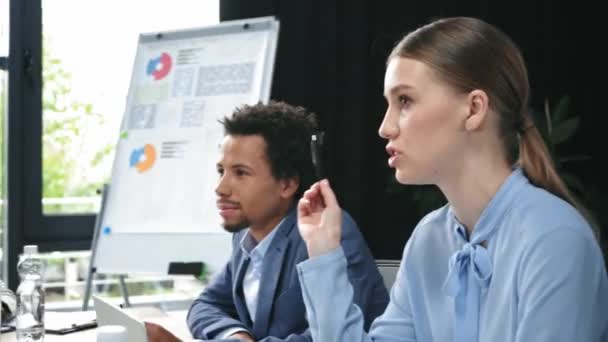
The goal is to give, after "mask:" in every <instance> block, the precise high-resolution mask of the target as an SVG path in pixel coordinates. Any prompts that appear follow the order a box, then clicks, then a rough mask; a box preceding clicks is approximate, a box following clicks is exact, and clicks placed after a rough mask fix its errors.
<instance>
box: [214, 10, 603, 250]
mask: <svg viewBox="0 0 608 342" xmlns="http://www.w3.org/2000/svg"><path fill="white" fill-rule="evenodd" d="M599 13H601V12H599V10H597V9H596V8H593V7H592V6H591V2H589V4H587V3H586V2H585V1H578V2H576V3H569V4H564V3H562V4H560V3H555V2H553V1H538V2H534V1H529V2H523V1H522V2H519V3H518V2H513V1H502V2H496V1H494V2H488V1H447V0H446V1H431V0H425V1H420V0H416V1H386V0H385V1H362V0H351V1H331V0H273V1H271V0H259V1H242V0H222V1H221V6H220V16H221V19H222V20H232V19H242V18H250V17H257V16H266V15H275V16H277V17H278V18H279V20H280V21H281V29H280V38H279V46H278V52H277V59H276V64H275V75H274V80H273V90H272V97H273V98H274V99H277V100H285V101H288V102H290V103H292V104H296V105H303V106H305V107H307V108H309V109H310V110H312V111H314V112H316V113H317V114H318V116H319V119H320V123H321V126H322V128H323V129H324V130H325V131H326V132H327V139H328V140H327V146H326V149H327V150H326V159H327V162H326V164H327V165H328V168H329V175H330V181H331V182H332V185H333V187H334V188H335V190H336V192H337V194H338V196H339V200H340V203H341V205H342V206H343V207H344V208H345V209H346V210H348V211H349V212H350V213H351V214H352V215H353V216H354V217H355V219H356V220H357V222H358V223H359V225H360V226H361V229H362V231H363V233H364V235H365V237H366V239H367V241H368V243H369V244H370V247H371V249H372V251H373V253H374V255H375V257H376V258H382V259H397V258H400V255H401V252H402V249H403V246H404V245H405V242H406V240H407V238H408V237H409V235H410V233H411V231H412V229H413V227H414V226H415V224H416V223H417V222H418V220H419V219H420V218H421V217H422V216H423V215H424V214H425V213H426V212H428V211H430V210H431V209H432V208H435V207H437V206H438V205H440V204H441V203H442V201H443V199H442V198H441V197H440V195H439V196H438V195H437V193H436V191H434V189H432V188H430V189H426V188H420V187H404V186H399V185H397V184H395V182H394V180H393V177H392V173H391V170H389V169H388V167H387V166H386V154H385V152H384V145H385V142H384V141H383V140H382V139H380V138H379V137H378V135H377V129H378V126H379V124H380V121H381V119H382V115H383V113H384V110H385V107H386V105H385V101H384V99H383V97H382V84H383V77H384V75H383V74H384V66H385V60H386V57H387V55H388V53H389V51H390V49H391V48H392V46H393V45H394V43H395V42H396V41H398V40H399V39H400V38H401V37H402V35H403V34H404V33H407V32H408V31H410V30H412V29H414V28H416V27H418V26H420V25H422V24H424V23H427V22H428V21H429V20H431V19H432V18H436V17H442V16H454V15H467V16H476V17H479V18H481V19H484V20H486V21H488V22H490V23H492V24H495V25H497V26H498V27H500V28H501V29H502V30H504V31H505V32H506V33H507V34H508V35H510V36H511V37H512V38H513V39H514V41H515V42H516V43H517V44H518V45H519V46H520V48H521V49H522V52H523V54H524V57H525V59H526V62H527V64H528V68H529V74H530V75H529V76H530V82H531V86H532V99H531V102H532V103H531V105H532V107H533V108H535V109H538V110H539V111H540V110H541V109H542V108H543V103H544V101H545V99H547V100H549V104H550V105H551V106H553V104H554V103H556V102H557V101H558V100H559V98H560V97H561V96H563V95H569V96H570V99H571V102H570V103H571V106H570V108H571V112H572V113H573V114H576V115H579V116H580V120H581V121H580V122H581V124H580V127H579V130H578V132H577V133H576V134H575V135H574V136H573V138H572V139H571V140H569V141H567V142H566V143H564V144H562V145H559V146H557V150H556V151H557V152H558V155H559V156H571V155H582V154H584V155H586V156H587V157H590V159H587V160H584V161H579V162H571V163H566V164H563V166H562V169H563V170H564V171H567V172H568V173H570V174H572V175H573V176H575V177H576V178H577V179H578V180H579V181H581V182H582V183H583V186H584V190H583V191H582V192H580V196H581V197H582V198H583V201H584V202H585V203H586V204H587V205H588V206H589V208H590V209H591V210H592V212H593V213H594V214H595V215H596V216H597V218H598V219H599V221H600V223H601V226H602V227H606V223H608V215H607V212H606V211H607V210H606V209H608V196H607V195H606V194H608V181H607V180H606V178H605V177H603V176H604V175H606V174H608V172H607V171H608V167H607V166H605V164H603V163H601V162H602V161H603V159H604V157H605V155H606V153H605V152H604V147H603V146H602V145H604V144H603V141H602V139H601V138H602V137H603V135H604V132H603V131H604V129H605V128H604V127H605V126H604V125H603V124H602V123H603V122H604V116H605V110H604V107H603V106H602V105H603V101H602V100H603V97H604V88H605V87H604V86H603V82H600V81H603V80H601V79H600V77H602V76H603V75H604V73H605V70H606V67H605V61H606V60H607V59H606V56H605V53H600V47H601V45H600V44H602V43H603V42H606V38H605V36H604V35H603V34H602V33H601V32H600V26H601V25H600V24H601V22H600V21H599ZM602 50H603V48H602ZM604 232H605V233H604V238H605V235H608V230H606V229H605V228H604Z"/></svg>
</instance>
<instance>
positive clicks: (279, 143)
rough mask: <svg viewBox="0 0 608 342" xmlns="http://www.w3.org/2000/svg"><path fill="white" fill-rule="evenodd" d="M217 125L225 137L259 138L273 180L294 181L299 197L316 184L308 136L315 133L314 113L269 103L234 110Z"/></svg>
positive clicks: (272, 102) (284, 104)
mask: <svg viewBox="0 0 608 342" xmlns="http://www.w3.org/2000/svg"><path fill="white" fill-rule="evenodd" d="M220 123H221V124H222V125H223V126H224V134H225V135H261V136H262V137H263V138H264V141H265V142H266V156H267V157H268V161H269V163H270V169H271V172H272V175H273V177H274V178H275V179H288V178H297V179H298V180H299V181H300V186H299V187H298V190H297V191H296V193H295V198H300V197H301V195H302V194H303V193H304V191H305V190H306V189H308V188H309V187H310V186H311V185H312V183H314V181H315V171H314V166H313V164H312V157H311V154H310V139H311V135H312V134H315V133H316V132H317V121H316V119H315V114H314V113H311V112H309V111H308V110H306V109H305V108H304V107H296V106H292V105H289V104H287V103H285V102H279V101H270V102H269V103H268V104H263V103H258V104H255V105H244V106H242V107H239V108H237V109H236V110H235V111H234V112H233V113H232V115H231V116H230V117H228V116H227V117H224V119H223V120H221V121H220Z"/></svg>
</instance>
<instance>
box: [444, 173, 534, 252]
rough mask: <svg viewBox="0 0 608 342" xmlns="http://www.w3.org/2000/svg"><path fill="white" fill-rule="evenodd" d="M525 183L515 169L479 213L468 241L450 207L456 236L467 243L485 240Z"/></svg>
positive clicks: (522, 175) (522, 176)
mask: <svg viewBox="0 0 608 342" xmlns="http://www.w3.org/2000/svg"><path fill="white" fill-rule="evenodd" d="M527 183H528V179H527V178H526V176H525V174H524V172H523V170H522V169H521V167H519V166H518V167H515V169H514V170H513V172H511V174H510V175H509V177H507V179H506V180H505V181H504V182H503V184H502V185H501V186H500V188H499V189H498V191H497V192H496V194H495V195H494V197H492V199H491V200H490V202H489V203H488V205H487V206H486V207H485V208H484V210H483V211H482V212H481V215H480V216H479V220H477V223H476V224H475V227H474V228H473V233H472V236H471V237H470V239H469V237H468V236H467V232H466V229H465V228H464V225H463V224H462V223H460V222H459V221H458V218H456V215H455V214H454V212H453V210H452V207H451V206H450V208H449V215H450V217H451V220H452V229H453V230H454V233H455V234H456V236H458V238H459V239H460V240H462V241H464V242H469V240H470V242H471V243H480V242H482V241H484V240H487V239H488V238H489V237H490V236H491V235H492V233H493V232H494V230H495V229H496V228H497V226H498V225H499V222H500V220H501V219H502V218H503V217H504V215H505V214H506V213H507V212H508V211H509V209H510V208H511V204H512V203H513V200H514V197H515V195H516V193H517V192H518V191H519V189H520V188H522V187H523V186H524V185H525V184H527Z"/></svg>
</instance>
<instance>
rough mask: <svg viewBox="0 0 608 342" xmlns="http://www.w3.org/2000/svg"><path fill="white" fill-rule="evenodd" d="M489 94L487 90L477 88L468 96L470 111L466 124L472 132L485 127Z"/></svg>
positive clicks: (466, 127) (467, 128)
mask: <svg viewBox="0 0 608 342" xmlns="http://www.w3.org/2000/svg"><path fill="white" fill-rule="evenodd" d="M488 102H489V100H488V95H487V94H486V92H485V91H483V90H479V89H475V90H473V91H472V92H470V93H469V95H468V96H467V104H468V113H467V118H466V121H465V124H464V127H465V129H466V130H467V131H469V132H472V131H476V130H478V129H480V128H481V127H483V125H484V123H485V122H486V120H487V117H488V108H489V103H488Z"/></svg>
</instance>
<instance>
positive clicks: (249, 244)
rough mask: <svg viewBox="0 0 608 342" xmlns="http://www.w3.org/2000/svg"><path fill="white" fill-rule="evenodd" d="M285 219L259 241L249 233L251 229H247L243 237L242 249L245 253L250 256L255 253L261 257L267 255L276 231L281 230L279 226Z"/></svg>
mask: <svg viewBox="0 0 608 342" xmlns="http://www.w3.org/2000/svg"><path fill="white" fill-rule="evenodd" d="M283 221H285V218H283V219H282V220H281V221H280V222H279V224H277V225H276V226H275V227H274V228H273V229H272V230H271V231H270V233H269V234H268V235H266V236H265V237H264V238H263V239H262V241H260V242H259V243H258V242H256V241H255V239H254V238H253V236H251V234H250V233H249V230H247V233H245V235H243V238H242V239H241V250H242V251H243V253H245V255H247V256H248V257H253V256H254V255H255V256H258V257H259V259H263V258H264V255H266V251H267V250H268V247H269V246H270V243H271V242H272V239H273V238H274V236H275V235H276V232H277V230H279V229H278V228H279V227H280V226H281V224H282V223H283Z"/></svg>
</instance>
